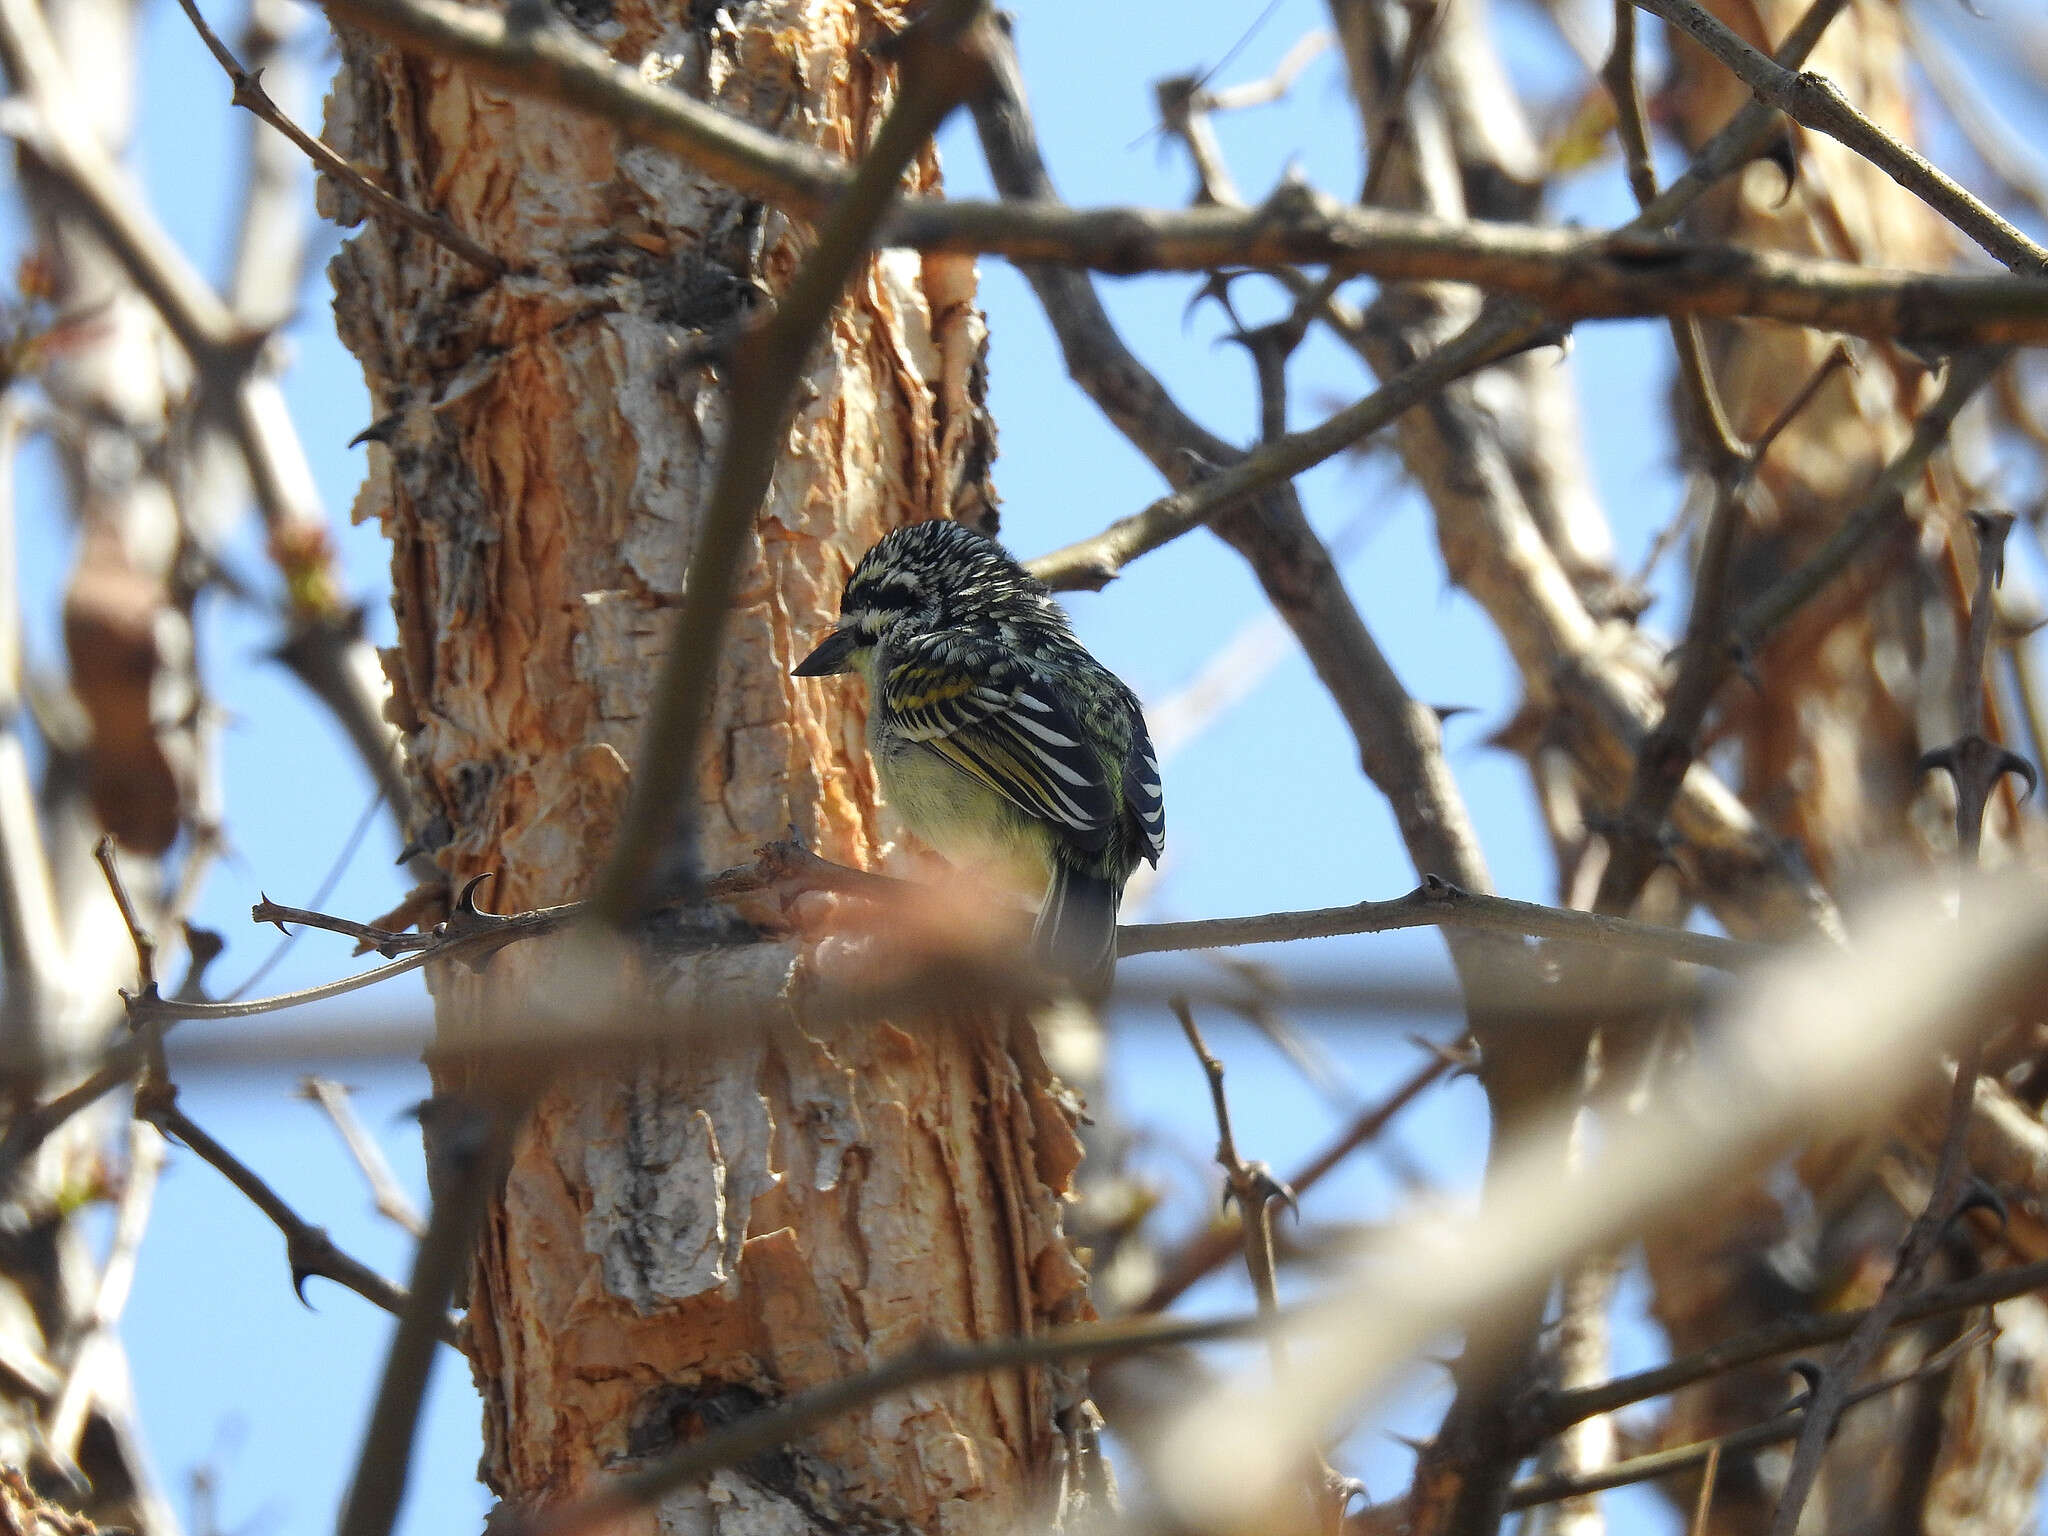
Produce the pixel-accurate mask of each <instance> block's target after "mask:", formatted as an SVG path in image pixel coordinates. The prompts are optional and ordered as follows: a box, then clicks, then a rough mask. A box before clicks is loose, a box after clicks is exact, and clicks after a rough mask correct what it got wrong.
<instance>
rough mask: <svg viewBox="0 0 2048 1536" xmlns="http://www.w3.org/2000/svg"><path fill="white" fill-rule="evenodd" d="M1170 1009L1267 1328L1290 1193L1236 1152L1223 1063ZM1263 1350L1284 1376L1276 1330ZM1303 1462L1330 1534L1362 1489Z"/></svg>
mask: <svg viewBox="0 0 2048 1536" xmlns="http://www.w3.org/2000/svg"><path fill="white" fill-rule="evenodd" d="M1172 1006H1173V1013H1174V1017H1175V1018H1177V1019H1178V1020H1180V1028H1181V1033H1182V1034H1184V1035H1186V1036H1187V1041H1188V1046H1189V1048H1190V1049H1191V1050H1193V1051H1194V1053H1195V1059H1196V1060H1197V1061H1199V1062H1200V1063H1201V1064H1202V1072H1203V1075H1204V1076H1205V1077H1206V1078H1207V1079H1208V1082H1209V1103H1210V1106H1211V1108H1212V1109H1213V1110H1214V1111H1215V1115H1216V1163H1217V1166H1219V1167H1220V1168H1222V1170H1223V1177H1224V1181H1225V1195H1224V1199H1225V1203H1226V1204H1228V1203H1233V1202H1234V1203H1235V1204H1236V1206H1237V1210H1238V1216H1239V1222H1238V1231H1239V1245H1240V1248H1241V1250H1242V1252H1243V1254H1244V1267H1245V1273H1246V1274H1247V1275H1249V1276H1250V1277H1251V1282H1252V1293H1253V1294H1254V1295H1255V1296H1256V1297H1257V1298H1258V1302H1259V1317H1260V1320H1261V1321H1263V1322H1265V1323H1267V1324H1271V1323H1272V1322H1273V1321H1274V1319H1276V1318H1277V1317H1278V1316H1279V1313H1280V1280H1279V1265H1278V1262H1277V1261H1276V1260H1275V1258H1274V1256H1273V1203H1274V1202H1275V1201H1276V1200H1283V1201H1285V1202H1287V1203H1288V1204H1289V1205H1293V1204H1294V1203H1295V1194H1294V1191H1293V1190H1291V1189H1289V1188H1288V1187H1287V1186H1286V1185H1284V1184H1282V1183H1280V1182H1279V1180H1277V1179H1275V1178H1274V1177H1273V1173H1272V1170H1271V1169H1269V1168H1268V1167H1267V1166H1266V1165H1265V1164H1264V1163H1256V1162H1254V1163H1248V1162H1246V1161H1245V1160H1244V1158H1243V1157H1241V1156H1240V1155H1239V1154H1238V1150H1237V1137H1236V1136H1235V1135H1234V1134H1233V1133H1232V1132H1231V1129H1230V1099H1229V1096H1228V1095H1227V1094H1226V1093H1225V1092H1224V1090H1223V1063H1222V1062H1220V1061H1218V1060H1217V1059H1216V1056H1215V1054H1214V1053H1213V1052H1212V1051H1211V1050H1210V1049H1209V1046H1208V1042H1207V1041H1205V1040H1203V1038H1202V1032H1201V1030H1200V1029H1199V1028H1197V1027H1196V1025H1195V1015H1194V1010H1193V1009H1192V1008H1190V1007H1189V1006H1188V1001H1187V999H1186V998H1175V999H1174V1001H1173V1005H1172ZM1266 1349H1267V1353H1268V1354H1269V1355H1270V1356H1271V1358H1272V1361H1273V1369H1274V1371H1275V1372H1276V1373H1282V1372H1285V1371H1286V1369H1287V1349H1286V1346H1285V1345H1284V1344H1283V1343H1282V1342H1281V1339H1280V1336H1279V1334H1278V1333H1277V1332H1273V1331H1270V1330H1269V1331H1268V1334H1267V1338H1266ZM1308 1463H1309V1464H1308V1467H1307V1469H1306V1470H1307V1474H1308V1487H1307V1493H1308V1498H1309V1504H1310V1507H1311V1508H1313V1509H1315V1510H1316V1511H1317V1513H1318V1514H1319V1516H1320V1524H1321V1526H1322V1528H1323V1529H1324V1530H1325V1531H1335V1530H1336V1529H1338V1527H1339V1526H1340V1525H1341V1524H1342V1522H1343V1519H1344V1511H1345V1509H1346V1508H1347V1507H1348V1506H1349V1504H1350V1503H1351V1500H1352V1499H1353V1498H1354V1497H1356V1496H1357V1494H1358V1493H1359V1492H1361V1491H1362V1485H1361V1484H1359V1483H1358V1482H1357V1481H1355V1480H1353V1479H1347V1478H1344V1477H1341V1476H1339V1475H1338V1473H1337V1471H1336V1469H1335V1468H1333V1467H1332V1466H1331V1465H1330V1463H1329V1461H1328V1460H1327V1459H1326V1458H1325V1457H1324V1455H1323V1453H1322V1451H1321V1450H1320V1449H1317V1450H1316V1451H1314V1452H1312V1453H1311V1455H1310V1456H1309V1458H1308Z"/></svg>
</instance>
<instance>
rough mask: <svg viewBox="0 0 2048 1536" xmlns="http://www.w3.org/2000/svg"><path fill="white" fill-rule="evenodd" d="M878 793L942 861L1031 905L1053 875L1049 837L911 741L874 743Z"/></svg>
mask: <svg viewBox="0 0 2048 1536" xmlns="http://www.w3.org/2000/svg"><path fill="white" fill-rule="evenodd" d="M875 745H876V751H875V772H876V776H877V777H878V778H879V779H880V780H881V784H882V793H883V794H884V795H886V796H887V797H888V800H889V803H890V805H892V806H894V807H895V808H896V812H897V814H898V815H900V816H901V817H902V818H903V824H904V825H905V826H906V827H908V828H909V829H910V830H911V831H912V832H913V833H915V834H916V835H917V836H918V837H919V838H920V839H921V840H923V841H924V842H926V843H928V844H930V845H931V848H932V851H933V852H935V853H937V854H938V855H939V857H940V858H942V859H944V860H945V861H946V862H947V863H948V864H951V865H953V866H955V867H956V868H961V869H977V870H981V871H984V872H985V873H986V874H987V875H988V876H989V877H990V878H991V879H993V880H996V881H998V882H1000V883H1001V884H1003V885H1005V886H1008V887H1011V888H1013V889H1015V890H1016V891H1018V892H1019V893H1020V894H1022V895H1025V896H1028V897H1030V898H1031V899H1032V900H1034V901H1036V900H1037V899H1038V898H1039V897H1040V896H1042V895H1044V893H1045V887H1046V882H1047V881H1048V880H1049V879H1050V878H1051V876H1052V864H1051V857H1052V833H1051V830H1050V829H1049V828H1047V827H1046V826H1045V825H1043V824H1042V823H1040V822H1038V821H1036V820H1034V819H1033V818H1031V817H1030V816H1027V815H1025V814H1024V812H1022V811H1021V810H1019V809H1018V808H1017V807H1016V806H1015V805H1013V804H1011V803H1010V802H1009V801H1008V800H1006V799H1005V798H1003V796H1002V795H1000V794H998V793H997V792H996V791H995V790H993V789H990V788H989V787H988V786H987V785H986V784H984V783H982V782H981V780H979V779H977V778H975V777H974V776H973V775H972V774H970V773H968V772H967V771H966V770H965V769H962V768H957V767H955V766H954V765H953V764H952V763H951V762H949V761H948V760H947V759H946V758H944V757H942V756H940V755H939V753H937V752H935V751H934V750H932V749H931V748H930V747H927V746H924V745H922V744H920V743H917V742H896V743H892V744H889V745H886V746H885V745H883V744H881V743H876V744H875Z"/></svg>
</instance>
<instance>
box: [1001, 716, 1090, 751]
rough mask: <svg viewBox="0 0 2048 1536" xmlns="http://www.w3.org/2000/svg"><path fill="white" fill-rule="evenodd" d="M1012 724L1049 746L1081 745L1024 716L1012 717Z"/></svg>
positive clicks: (1069, 737)
mask: <svg viewBox="0 0 2048 1536" xmlns="http://www.w3.org/2000/svg"><path fill="white" fill-rule="evenodd" d="M1010 723H1011V724H1012V725H1015V726H1018V727H1021V728H1022V729H1024V730H1027V731H1029V732H1030V733H1031V734H1032V735H1034V736H1036V737H1037V738H1038V739H1039V740H1040V741H1042V742H1045V743H1046V744H1047V745H1048V746H1054V747H1078V746H1080V745H1081V743H1079V742H1078V741H1076V740H1074V738H1073V737H1071V736H1062V735H1061V734H1060V733H1059V732H1058V731H1055V730H1052V729H1051V728H1049V727H1047V726H1043V725H1040V724H1039V723H1038V722H1037V721H1036V720H1026V719H1025V718H1024V717H1023V716H1022V715H1012V716H1010Z"/></svg>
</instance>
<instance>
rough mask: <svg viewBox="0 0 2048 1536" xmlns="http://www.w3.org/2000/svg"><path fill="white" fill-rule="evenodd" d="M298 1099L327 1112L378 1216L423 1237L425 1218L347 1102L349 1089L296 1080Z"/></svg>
mask: <svg viewBox="0 0 2048 1536" xmlns="http://www.w3.org/2000/svg"><path fill="white" fill-rule="evenodd" d="M299 1096H300V1097H301V1098H303V1099H305V1100H306V1101H307V1102H309V1103H312V1104H317V1105H319V1106H320V1108H321V1109H322V1110H324V1111H325V1112H326V1114H327V1118H328V1120H329V1121H330V1122H331V1123H332V1124H333V1126H334V1129H335V1130H336V1131H337V1132H338V1133H339V1134H340V1136H341V1140H342V1144H343V1145H344V1146H346V1147H347V1148H348V1153H349V1156H350V1157H352V1158H354V1159H355V1163H356V1167H358V1168H360V1169H361V1170H362V1174H363V1177H364V1179H365V1180H367V1181H368V1182H369V1186H370V1196H371V1199H372V1200H373V1201H375V1203H376V1207H377V1212H378V1214H379V1215H381V1216H383V1217H385V1218H386V1219H387V1220H390V1221H393V1222H396V1223H397V1224H398V1225H399V1226H401V1227H403V1228H405V1230H406V1231H408V1232H410V1233H411V1234H412V1235H413V1236H414V1237H424V1236H426V1232H427V1222H426V1218H425V1217H423V1216H421V1215H420V1212H419V1207H418V1206H416V1205H414V1204H413V1203H412V1198H411V1197H410V1196H409V1195H407V1194H406V1192H405V1186H404V1185H402V1184H400V1183H399V1182H398V1175H397V1174H395V1173H393V1172H392V1171H391V1163H390V1160H389V1159H388V1158H386V1157H385V1156H384V1149H383V1148H382V1147H379V1146H378V1145H377V1142H376V1138H374V1137H373V1136H371V1135H370V1133H369V1132H368V1131H367V1130H366V1129H364V1127H363V1122H362V1120H361V1119H360V1118H359V1117H358V1116H357V1114H356V1111H355V1106H354V1105H353V1104H351V1103H350V1102H349V1095H348V1089H346V1088H345V1087H343V1086H342V1085H341V1084H340V1083H337V1082H336V1081H335V1080H334V1079H333V1078H331V1077H303V1078H301V1079H299Z"/></svg>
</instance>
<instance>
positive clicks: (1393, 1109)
mask: <svg viewBox="0 0 2048 1536" xmlns="http://www.w3.org/2000/svg"><path fill="white" fill-rule="evenodd" d="M1452 1065H1453V1060H1452V1058H1451V1057H1450V1056H1448V1055H1445V1054H1437V1055H1433V1056H1432V1057H1431V1058H1430V1060H1429V1061H1427V1062H1426V1063H1424V1064H1423V1065H1422V1066H1421V1067H1419V1068H1417V1069H1416V1070H1415V1072H1414V1073H1412V1074H1411V1075H1410V1076H1409V1077H1408V1078H1407V1080H1406V1081H1404V1082H1402V1083H1401V1084H1400V1085H1399V1086H1398V1087H1396V1088H1395V1089H1394V1090H1393V1092H1391V1093H1390V1094H1388V1095H1387V1097H1386V1098H1385V1099H1383V1100H1381V1101H1380V1102H1379V1103H1377V1104H1374V1105H1372V1106H1370V1107H1369V1108H1367V1109H1366V1110H1365V1111H1363V1112H1362V1113H1361V1114H1359V1115H1358V1116H1357V1117H1356V1118H1355V1119H1353V1121H1352V1122H1351V1124H1350V1125H1348V1126H1346V1127H1345V1128H1344V1130H1343V1131H1341V1132H1340V1133H1339V1134H1338V1135H1337V1136H1336V1137H1334V1138H1333V1139H1332V1140H1331V1142H1330V1144H1329V1145H1328V1146H1327V1147H1325V1148H1324V1149H1323V1150H1322V1151H1321V1152H1318V1153H1317V1154H1316V1155H1315V1156H1314V1157H1312V1158H1310V1159H1309V1160H1308V1161H1307V1162H1306V1163H1304V1164H1303V1165H1302V1166H1301V1167H1300V1168H1299V1169H1298V1170H1296V1172H1295V1173H1294V1174H1293V1175H1291V1176H1290V1177H1289V1178H1288V1179H1286V1180H1285V1181H1284V1183H1285V1187H1286V1188H1288V1189H1290V1190H1292V1191H1293V1192H1294V1195H1295V1198H1296V1199H1297V1200H1298V1199H1300V1198H1301V1196H1303V1195H1305V1194H1307V1193H1308V1191H1310V1190H1311V1189H1313V1188H1315V1186H1316V1185H1317V1184H1319V1183H1321V1182H1322V1180H1323V1179H1324V1178H1325V1177H1326V1176H1327V1175H1328V1174H1329V1173H1330V1172H1331V1171H1332V1170H1333V1169H1335V1168H1336V1167H1337V1166H1338V1165H1339V1164H1341V1163H1342V1162H1343V1161H1344V1160H1345V1159H1346V1158H1348V1157H1350V1156H1351V1154H1352V1153H1354V1152H1356V1151H1357V1150H1358V1149H1359V1148H1360V1147H1362V1146H1364V1145H1365V1144H1366V1143H1368V1142H1370V1141H1371V1140H1372V1139H1373V1138H1374V1137H1376V1136H1378V1135H1379V1134H1380V1132H1382V1131H1383V1130H1385V1129H1386V1128H1387V1126H1388V1125H1389V1124H1390V1123H1392V1121H1393V1119H1394V1117H1395V1116H1396V1115H1398V1114H1400V1113H1401V1111H1402V1110H1404V1109H1406V1108H1407V1107H1408V1106H1409V1105H1410V1104H1412V1103H1414V1102H1415V1100H1416V1099H1417V1098H1419V1097H1421V1095H1422V1093H1423V1091H1424V1090H1425V1089H1427V1088H1428V1087H1429V1086H1430V1085H1431V1084H1432V1083H1435V1082H1437V1081H1438V1080H1440V1079H1441V1078H1442V1077H1443V1076H1444V1074H1445V1073H1447V1072H1449V1071H1450V1070H1451V1068H1452ZM1238 1247H1239V1243H1238V1240H1237V1237H1236V1235H1235V1234H1234V1233H1233V1232H1232V1231H1231V1230H1230V1229H1229V1228H1227V1227H1209V1228H1206V1229H1205V1230H1203V1231H1202V1232H1200V1233H1199V1234H1197V1235H1196V1236H1195V1237H1194V1238H1193V1240H1191V1241H1190V1242H1189V1243H1188V1244H1187V1246H1186V1247H1185V1248H1183V1249H1181V1251H1180V1252H1179V1253H1177V1254H1174V1255H1173V1256H1171V1257H1170V1258H1168V1259H1166V1260H1165V1261H1164V1262H1163V1263H1162V1264H1161V1265H1160V1275H1159V1279H1158V1280H1157V1281H1156V1282H1154V1284H1153V1286H1152V1289H1151V1291H1150V1292H1148V1293H1147V1294H1146V1296H1145V1299H1144V1300H1142V1301H1140V1302H1139V1303H1138V1304H1137V1305H1136V1306H1135V1307H1133V1308H1132V1309H1131V1310H1132V1312H1134V1313H1138V1314H1143V1313H1148V1312H1163V1311H1165V1310H1166V1309H1167V1308H1168V1307H1170V1306H1172V1305H1173V1304H1174V1303H1175V1302H1176V1301H1178V1300H1179V1299H1180V1298H1181V1296H1182V1295H1183V1294H1185V1293H1186V1291H1187V1289H1188V1288H1189V1287H1190V1286H1192V1285H1194V1284H1195V1283H1196V1282H1197V1281H1199V1280H1201V1279H1203V1278H1204V1277H1206V1276H1207V1275H1209V1274H1210V1273H1211V1272H1212V1271H1213V1270H1215V1269H1216V1268H1217V1267H1218V1266H1219V1265H1221V1264H1222V1263H1223V1262H1224V1261H1225V1260H1227V1259H1228V1258H1229V1257H1230V1256H1231V1254H1232V1253H1234V1252H1236V1251H1237V1249H1238Z"/></svg>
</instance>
